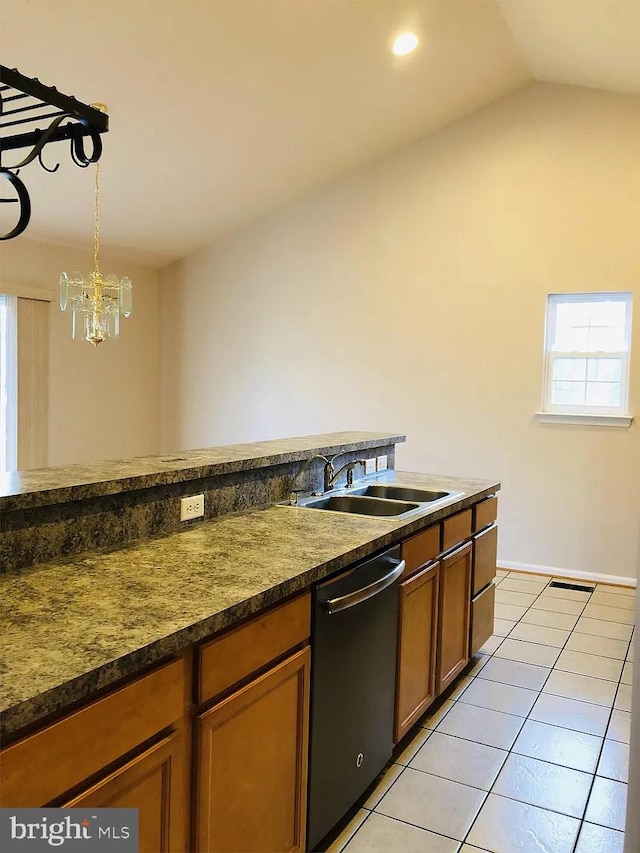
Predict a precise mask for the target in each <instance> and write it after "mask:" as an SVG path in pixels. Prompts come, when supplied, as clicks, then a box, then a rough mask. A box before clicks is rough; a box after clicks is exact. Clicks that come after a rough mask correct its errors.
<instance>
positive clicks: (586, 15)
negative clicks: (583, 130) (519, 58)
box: [497, 0, 640, 95]
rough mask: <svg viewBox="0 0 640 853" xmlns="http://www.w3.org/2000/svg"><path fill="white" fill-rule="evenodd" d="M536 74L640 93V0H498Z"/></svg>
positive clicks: (551, 79) (552, 80) (571, 83)
mask: <svg viewBox="0 0 640 853" xmlns="http://www.w3.org/2000/svg"><path fill="white" fill-rule="evenodd" d="M497 2H498V4H499V6H500V8H501V9H502V11H503V13H504V15H505V18H506V20H507V22H508V23H509V27H510V29H511V32H512V33H513V35H514V37H515V39H516V42H517V44H518V46H519V47H520V49H521V51H522V53H523V55H524V57H525V59H526V60H527V63H528V64H529V67H530V68H531V71H532V73H533V75H534V77H535V78H536V79H537V80H545V81H549V82H554V83H568V84H570V85H573V86H587V87H591V88H594V89H605V90H607V91H610V92H623V93H626V94H631V95H640V0H497Z"/></svg>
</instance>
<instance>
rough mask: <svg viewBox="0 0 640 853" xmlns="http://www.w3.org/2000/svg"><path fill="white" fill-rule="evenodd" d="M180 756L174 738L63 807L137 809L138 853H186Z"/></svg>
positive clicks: (181, 750) (180, 748) (182, 755)
mask: <svg viewBox="0 0 640 853" xmlns="http://www.w3.org/2000/svg"><path fill="white" fill-rule="evenodd" d="M184 761H185V751H184V745H183V741H182V735H181V734H180V733H176V734H173V735H171V736H170V737H168V738H165V739H164V740H162V741H160V743H157V744H156V745H155V746H152V747H151V748H150V749H148V750H146V752H143V753H142V755H139V756H137V758H133V759H132V760H131V761H129V762H128V763H127V764H125V765H124V767H121V768H120V769H119V770H116V771H114V772H113V773H111V774H110V775H109V776H107V777H106V778H105V779H103V780H102V781H100V782H98V783H96V784H95V785H93V786H92V787H91V788H89V789H88V790H87V791H84V792H83V793H82V794H79V795H78V796H77V797H74V799H73V800H69V802H67V803H64V806H65V807H66V808H80V807H86V808H136V809H138V810H139V811H138V832H139V850H140V851H141V853H151V851H153V853H169V851H171V853H174V851H175V852H176V853H178V851H180V853H182V851H185V850H187V847H188V845H187V827H186V819H187V812H188V810H187V808H186V785H185V766H184Z"/></svg>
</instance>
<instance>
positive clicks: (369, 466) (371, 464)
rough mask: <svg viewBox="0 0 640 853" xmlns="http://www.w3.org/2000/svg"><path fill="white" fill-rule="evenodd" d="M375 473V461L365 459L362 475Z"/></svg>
mask: <svg viewBox="0 0 640 853" xmlns="http://www.w3.org/2000/svg"><path fill="white" fill-rule="evenodd" d="M375 472H376V460H375V459H365V460H364V473H365V474H375Z"/></svg>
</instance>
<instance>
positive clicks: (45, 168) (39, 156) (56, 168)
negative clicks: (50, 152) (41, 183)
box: [16, 150, 60, 174]
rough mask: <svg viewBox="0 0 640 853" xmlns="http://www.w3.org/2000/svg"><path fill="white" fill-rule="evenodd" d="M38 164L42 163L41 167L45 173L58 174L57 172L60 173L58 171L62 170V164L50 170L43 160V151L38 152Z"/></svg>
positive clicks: (57, 164)
mask: <svg viewBox="0 0 640 853" xmlns="http://www.w3.org/2000/svg"><path fill="white" fill-rule="evenodd" d="M38 163H40V165H41V166H42V168H43V169H44V170H45V172H57V171H58V169H59V168H60V163H56V165H55V166H54V167H53V169H50V168H49V167H48V166H47V165H46V163H45V162H44V160H43V159H42V151H41V150H40V151H38ZM16 174H18V173H17V172H16Z"/></svg>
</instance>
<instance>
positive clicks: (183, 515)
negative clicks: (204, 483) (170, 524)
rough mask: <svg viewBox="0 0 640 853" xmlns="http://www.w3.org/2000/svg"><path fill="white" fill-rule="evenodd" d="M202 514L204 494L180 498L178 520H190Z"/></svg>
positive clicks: (200, 516)
mask: <svg viewBox="0 0 640 853" xmlns="http://www.w3.org/2000/svg"><path fill="white" fill-rule="evenodd" d="M203 515H204V495H192V496H191V497H190V498H180V521H191V519H192V518H202V516H203Z"/></svg>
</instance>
